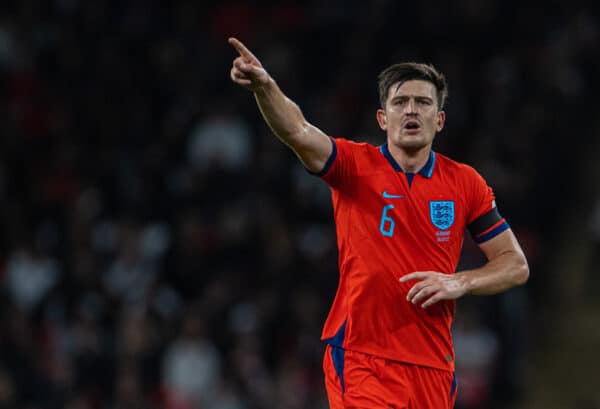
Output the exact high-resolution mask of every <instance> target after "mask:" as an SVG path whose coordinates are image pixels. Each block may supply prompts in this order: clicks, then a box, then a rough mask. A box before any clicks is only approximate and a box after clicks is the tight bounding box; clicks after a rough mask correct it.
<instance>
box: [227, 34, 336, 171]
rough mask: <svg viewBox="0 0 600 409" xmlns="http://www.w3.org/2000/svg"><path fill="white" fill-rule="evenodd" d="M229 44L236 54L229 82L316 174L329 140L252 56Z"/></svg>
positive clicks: (235, 42) (234, 41) (236, 43)
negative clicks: (243, 90) (251, 101)
mask: <svg viewBox="0 0 600 409" xmlns="http://www.w3.org/2000/svg"><path fill="white" fill-rule="evenodd" d="M229 44H231V45H232V46H233V47H234V48H235V49H236V50H237V52H238V53H239V56H238V57H237V58H236V59H235V60H233V66H232V67H231V80H232V81H233V82H235V83H236V84H238V85H241V86H242V87H244V88H246V89H248V90H250V91H252V92H253V93H254V97H255V98H256V102H257V104H258V108H259V109H260V112H261V113H262V116H263V118H264V119H265V122H266V123H267V124H268V125H269V127H270V128H271V130H272V131H273V133H274V134H275V135H276V136H277V137H278V138H279V139H280V140H281V141H282V142H283V143H285V144H286V145H288V146H289V147H290V148H291V149H292V150H293V151H294V152H295V153H296V155H297V156H298V158H300V160H301V161H302V163H303V164H304V166H305V167H306V168H307V169H308V170H310V171H312V172H320V171H321V170H322V169H323V167H324V166H325V163H326V162H327V159H328V158H329V155H330V154H331V151H332V145H331V141H330V140H329V137H328V136H327V135H325V134H324V133H323V132H322V131H321V130H320V129H319V128H317V127H315V126H313V125H312V124H310V123H309V122H308V121H307V120H306V119H305V118H304V115H303V114H302V111H301V110H300V108H299V107H298V105H296V104H295V103H294V102H293V101H292V100H291V99H289V98H288V97H286V96H285V94H284V93H283V92H282V91H281V89H280V88H279V86H278V85H277V83H276V82H275V80H274V79H273V78H272V77H271V76H270V75H269V73H268V72H267V71H266V70H265V69H264V68H263V66H262V64H261V63H260V61H259V60H258V58H256V56H255V55H254V54H252V53H251V52H250V50H248V49H247V48H246V46H244V44H242V43H241V42H240V41H239V40H237V39H236V38H230V39H229Z"/></svg>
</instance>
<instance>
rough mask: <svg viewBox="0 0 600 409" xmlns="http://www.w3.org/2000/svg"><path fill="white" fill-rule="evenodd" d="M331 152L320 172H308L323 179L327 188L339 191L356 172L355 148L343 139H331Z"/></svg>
mask: <svg viewBox="0 0 600 409" xmlns="http://www.w3.org/2000/svg"><path fill="white" fill-rule="evenodd" d="M330 139H331V144H332V148H333V149H332V150H331V154H330V155H329V158H328V159H327V162H326V163H325V166H323V169H322V170H321V171H320V172H316V173H315V172H310V173H312V174H313V175H315V176H318V177H320V178H321V179H323V180H324V181H325V182H326V183H327V184H328V185H329V186H331V187H333V188H336V189H340V188H342V187H343V186H344V183H346V181H348V180H349V179H350V178H349V176H350V175H353V174H354V173H355V172H356V160H355V152H354V151H355V149H354V148H355V146H356V144H355V143H354V142H351V141H349V140H347V139H344V138H331V137H330Z"/></svg>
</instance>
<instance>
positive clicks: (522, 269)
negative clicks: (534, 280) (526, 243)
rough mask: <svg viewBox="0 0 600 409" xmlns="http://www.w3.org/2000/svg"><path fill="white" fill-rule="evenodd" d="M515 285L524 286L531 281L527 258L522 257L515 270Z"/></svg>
mask: <svg viewBox="0 0 600 409" xmlns="http://www.w3.org/2000/svg"><path fill="white" fill-rule="evenodd" d="M514 279H515V285H523V284H525V283H526V282H527V281H528V280H529V265H528V264H527V259H526V258H525V256H521V257H520V260H519V262H518V264H517V266H516V269H515V276H514Z"/></svg>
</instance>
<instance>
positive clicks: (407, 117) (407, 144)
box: [377, 80, 446, 151]
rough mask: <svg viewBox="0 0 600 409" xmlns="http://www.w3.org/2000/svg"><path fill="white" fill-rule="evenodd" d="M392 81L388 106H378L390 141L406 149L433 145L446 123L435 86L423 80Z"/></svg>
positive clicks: (379, 116) (379, 114) (382, 125)
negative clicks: (439, 108) (393, 82)
mask: <svg viewBox="0 0 600 409" xmlns="http://www.w3.org/2000/svg"><path fill="white" fill-rule="evenodd" d="M399 84H400V83H396V84H394V85H392V86H391V87H390V89H389V91H388V97H387V101H386V104H385V110H383V109H379V110H377V122H379V126H380V127H381V129H383V130H384V131H386V133H387V138H388V144H389V145H395V146H396V147H398V148H401V149H404V150H411V151H414V150H419V149H421V148H424V147H426V146H427V145H431V143H432V142H433V138H434V137H435V134H436V133H437V132H439V131H441V130H442V128H443V127H444V120H445V118H446V114H445V113H444V111H439V110H438V101H437V94H436V89H435V86H434V85H433V84H432V83H430V82H428V81H422V80H410V81H406V82H404V83H403V84H402V85H400V86H399Z"/></svg>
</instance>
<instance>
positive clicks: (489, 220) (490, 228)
mask: <svg viewBox="0 0 600 409" xmlns="http://www.w3.org/2000/svg"><path fill="white" fill-rule="evenodd" d="M509 228H510V226H509V225H508V223H507V222H506V220H504V218H503V217H502V216H500V213H499V212H498V208H497V207H494V208H493V209H492V210H490V211H489V212H487V213H485V214H483V215H481V216H479V217H478V218H477V219H475V220H474V221H473V223H471V224H469V226H468V229H469V232H470V233H471V236H472V237H473V240H475V243H477V244H480V243H483V242H486V241H488V240H490V239H492V238H494V237H496V236H497V235H499V234H500V233H502V232H503V231H504V230H508V229H509Z"/></svg>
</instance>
